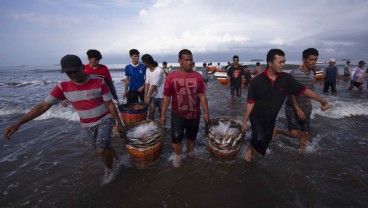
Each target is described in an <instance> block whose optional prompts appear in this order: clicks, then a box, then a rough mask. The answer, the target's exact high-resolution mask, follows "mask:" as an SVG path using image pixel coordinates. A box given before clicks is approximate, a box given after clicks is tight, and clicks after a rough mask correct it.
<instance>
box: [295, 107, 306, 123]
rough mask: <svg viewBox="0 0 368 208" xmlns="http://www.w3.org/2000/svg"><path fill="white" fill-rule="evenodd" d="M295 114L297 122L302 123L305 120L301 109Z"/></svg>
mask: <svg viewBox="0 0 368 208" xmlns="http://www.w3.org/2000/svg"><path fill="white" fill-rule="evenodd" d="M296 113H297V114H298V118H299V120H302V121H304V120H305V113H304V112H303V111H302V110H301V109H297V110H296Z"/></svg>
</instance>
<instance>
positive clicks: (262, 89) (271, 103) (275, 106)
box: [247, 70, 306, 121]
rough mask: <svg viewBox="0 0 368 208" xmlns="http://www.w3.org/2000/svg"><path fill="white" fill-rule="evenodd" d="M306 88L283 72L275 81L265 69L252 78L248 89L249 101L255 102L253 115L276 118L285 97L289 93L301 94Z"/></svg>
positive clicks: (269, 118) (270, 118)
mask: <svg viewBox="0 0 368 208" xmlns="http://www.w3.org/2000/svg"><path fill="white" fill-rule="evenodd" d="M305 90H306V88H305V87H304V86H303V85H302V84H300V83H299V82H298V81H296V79H294V78H293V77H292V76H291V75H290V74H288V73H285V72H282V73H280V74H278V76H277V78H276V80H275V81H273V80H271V79H270V78H269V76H268V73H267V70H265V71H264V72H263V73H262V74H260V75H258V76H256V77H255V78H254V79H253V80H252V84H251V85H250V87H249V90H248V98H247V99H248V103H255V104H254V108H253V111H252V113H251V116H252V114H253V115H257V116H262V118H263V119H266V120H269V121H272V120H276V117H277V114H278V113H279V111H280V108H281V106H282V104H283V103H284V101H285V98H286V97H287V96H288V95H301V94H302V93H303V92H304V91H305Z"/></svg>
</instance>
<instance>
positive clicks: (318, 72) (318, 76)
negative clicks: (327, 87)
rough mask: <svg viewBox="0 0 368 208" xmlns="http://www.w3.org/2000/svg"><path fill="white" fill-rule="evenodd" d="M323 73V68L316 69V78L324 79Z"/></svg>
mask: <svg viewBox="0 0 368 208" xmlns="http://www.w3.org/2000/svg"><path fill="white" fill-rule="evenodd" d="M322 75H323V71H322V70H321V69H319V70H318V71H317V70H316V73H315V75H314V79H322Z"/></svg>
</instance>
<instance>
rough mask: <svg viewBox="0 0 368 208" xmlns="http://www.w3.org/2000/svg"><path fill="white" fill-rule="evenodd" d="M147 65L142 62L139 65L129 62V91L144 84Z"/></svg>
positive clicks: (126, 69) (126, 68) (127, 69)
mask: <svg viewBox="0 0 368 208" xmlns="http://www.w3.org/2000/svg"><path fill="white" fill-rule="evenodd" d="M145 75H146V67H145V66H144V65H143V64H142V63H138V65H137V66H133V65H132V64H129V65H127V66H126V67H125V76H127V77H129V91H136V90H138V88H140V87H142V86H143V85H144V81H145Z"/></svg>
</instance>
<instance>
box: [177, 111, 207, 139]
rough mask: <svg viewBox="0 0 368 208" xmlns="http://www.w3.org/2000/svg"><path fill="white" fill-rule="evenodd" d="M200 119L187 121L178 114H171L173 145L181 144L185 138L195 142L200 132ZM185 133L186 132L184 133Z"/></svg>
mask: <svg viewBox="0 0 368 208" xmlns="http://www.w3.org/2000/svg"><path fill="white" fill-rule="evenodd" d="M199 119H200V118H197V119H185V118H183V117H181V116H179V115H178V114H176V113H174V112H171V137H172V143H174V144H179V143H181V142H182V141H183V138H184V136H185V137H186V138H187V139H190V140H192V141H194V140H195V139H196V138H197V134H198V130H199ZM184 131H185V132H184Z"/></svg>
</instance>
